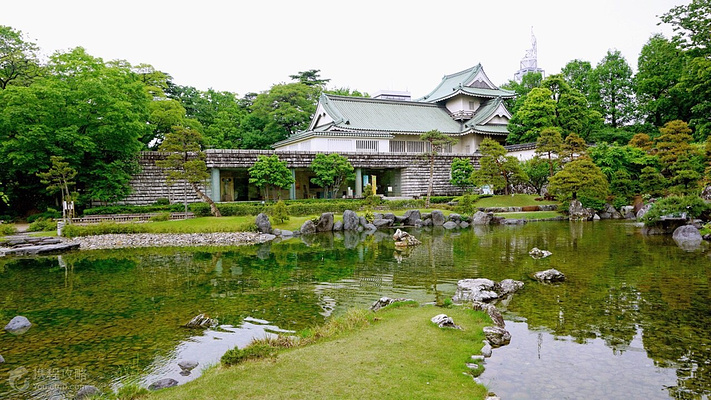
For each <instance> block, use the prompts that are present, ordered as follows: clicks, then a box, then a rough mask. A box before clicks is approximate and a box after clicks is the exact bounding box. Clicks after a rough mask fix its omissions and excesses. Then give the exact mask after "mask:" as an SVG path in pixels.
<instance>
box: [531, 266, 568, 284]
mask: <svg viewBox="0 0 711 400" xmlns="http://www.w3.org/2000/svg"><path fill="white" fill-rule="evenodd" d="M533 277H534V278H535V279H536V280H537V281H539V282H544V283H550V282H563V281H564V280H565V275H564V274H563V273H562V272H560V271H558V270H557V269H554V268H551V269H547V270H545V271H539V272H536V273H535V274H533Z"/></svg>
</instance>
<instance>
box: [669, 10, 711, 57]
mask: <svg viewBox="0 0 711 400" xmlns="http://www.w3.org/2000/svg"><path fill="white" fill-rule="evenodd" d="M661 20H662V22H664V23H667V24H671V25H672V26H673V28H674V39H675V41H677V42H678V43H680V44H681V47H682V48H684V49H688V50H692V51H693V52H694V53H695V56H696V55H704V54H709V53H711V34H709V32H711V2H709V0H691V2H689V4H685V5H680V6H676V7H673V8H672V9H671V10H669V11H667V12H666V13H665V14H663V15H662V16H661Z"/></svg>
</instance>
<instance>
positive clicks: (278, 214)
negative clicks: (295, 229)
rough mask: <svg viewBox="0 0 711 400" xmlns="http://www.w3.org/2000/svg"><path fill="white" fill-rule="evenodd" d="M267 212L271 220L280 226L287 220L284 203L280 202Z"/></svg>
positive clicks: (287, 212)
mask: <svg viewBox="0 0 711 400" xmlns="http://www.w3.org/2000/svg"><path fill="white" fill-rule="evenodd" d="M269 212H270V215H271V216H272V218H274V220H275V221H279V223H280V224H283V223H284V221H288V220H289V210H288V209H287V207H286V203H284V202H283V201H281V200H279V201H278V202H277V203H276V204H274V205H273V206H272V207H270V210H269Z"/></svg>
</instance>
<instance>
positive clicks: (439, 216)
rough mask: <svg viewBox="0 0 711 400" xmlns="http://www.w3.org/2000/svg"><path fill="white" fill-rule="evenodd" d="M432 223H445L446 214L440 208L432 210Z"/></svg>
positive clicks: (434, 224) (440, 224) (436, 224)
mask: <svg viewBox="0 0 711 400" xmlns="http://www.w3.org/2000/svg"><path fill="white" fill-rule="evenodd" d="M432 225H433V226H442V225H444V214H443V213H442V211H440V210H433V211H432Z"/></svg>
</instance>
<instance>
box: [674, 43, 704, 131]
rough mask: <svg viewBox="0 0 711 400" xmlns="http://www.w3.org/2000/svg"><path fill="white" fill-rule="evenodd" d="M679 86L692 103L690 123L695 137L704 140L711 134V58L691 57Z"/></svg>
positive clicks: (687, 99) (690, 103)
mask: <svg viewBox="0 0 711 400" xmlns="http://www.w3.org/2000/svg"><path fill="white" fill-rule="evenodd" d="M677 87H678V90H679V91H680V92H682V93H685V94H686V96H687V98H686V101H687V102H688V104H689V105H690V109H689V112H690V120H689V125H690V126H691V127H692V128H693V129H694V133H693V136H694V139H695V140H696V141H697V142H703V141H704V140H706V138H707V137H708V136H709V135H711V59H709V58H708V57H695V58H693V59H691V61H689V63H688V64H687V66H686V69H685V72H684V75H683V76H682V78H681V81H680V82H679V85H677Z"/></svg>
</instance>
